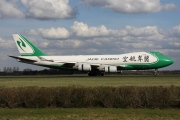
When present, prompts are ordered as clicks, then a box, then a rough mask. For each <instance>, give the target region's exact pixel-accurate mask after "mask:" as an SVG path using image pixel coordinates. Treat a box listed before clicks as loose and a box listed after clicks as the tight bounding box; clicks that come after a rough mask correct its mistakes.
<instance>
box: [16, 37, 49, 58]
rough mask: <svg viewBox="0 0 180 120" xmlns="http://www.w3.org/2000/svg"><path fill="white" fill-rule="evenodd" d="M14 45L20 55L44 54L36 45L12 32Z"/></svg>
mask: <svg viewBox="0 0 180 120" xmlns="http://www.w3.org/2000/svg"><path fill="white" fill-rule="evenodd" d="M13 38H14V40H15V43H16V46H17V48H18V50H19V53H20V54H21V56H46V54H45V53H44V52H42V51H41V50H40V49H39V48H38V47H36V46H35V45H34V44H32V43H31V42H30V41H29V40H28V39H26V38H25V37H24V36H22V35H20V34H13Z"/></svg>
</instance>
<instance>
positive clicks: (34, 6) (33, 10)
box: [0, 0, 78, 20]
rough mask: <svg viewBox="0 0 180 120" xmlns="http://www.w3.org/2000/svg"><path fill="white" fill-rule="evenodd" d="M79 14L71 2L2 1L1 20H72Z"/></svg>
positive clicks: (66, 0)
mask: <svg viewBox="0 0 180 120" xmlns="http://www.w3.org/2000/svg"><path fill="white" fill-rule="evenodd" d="M77 13H78V11H77V9H76V8H74V7H72V6H70V5H69V0H13V1H10V0H1V1H0V18H32V19H39V20H56V19H72V18H75V17H76V15H77Z"/></svg>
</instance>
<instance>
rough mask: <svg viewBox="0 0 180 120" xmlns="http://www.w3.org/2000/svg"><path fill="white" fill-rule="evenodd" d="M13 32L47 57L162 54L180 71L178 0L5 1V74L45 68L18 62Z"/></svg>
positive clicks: (0, 26) (1, 47)
mask: <svg viewBox="0 0 180 120" xmlns="http://www.w3.org/2000/svg"><path fill="white" fill-rule="evenodd" d="M12 34H22V35H24V36H25V37H26V38H28V39H29V40H30V41H31V42H33V43H34V44H35V45H36V46H38V47H39V48H40V49H41V50H42V51H43V52H45V53H47V54H48V55H95V54H99V55H105V54H123V53H129V52H140V51H158V52H161V53H163V54H164V55H166V56H169V57H171V58H172V59H173V60H174V61H175V63H174V64H173V65H171V66H168V67H165V68H163V69H161V70H180V1H179V0H0V70H1V71H3V69H4V67H19V68H20V70H23V69H27V68H28V69H33V70H36V69H37V70H40V69H45V68H43V67H39V66H34V65H28V64H24V63H19V62H17V61H16V60H15V59H12V58H9V57H8V55H16V56H18V55H19V52H18V49H17V47H16V45H15V42H14V40H13V38H12Z"/></svg>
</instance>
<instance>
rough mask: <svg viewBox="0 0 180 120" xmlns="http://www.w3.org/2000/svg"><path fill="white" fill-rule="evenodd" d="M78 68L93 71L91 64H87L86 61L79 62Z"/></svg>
mask: <svg viewBox="0 0 180 120" xmlns="http://www.w3.org/2000/svg"><path fill="white" fill-rule="evenodd" d="M78 70H79V71H87V72H89V71H91V65H90V64H86V63H82V64H78Z"/></svg>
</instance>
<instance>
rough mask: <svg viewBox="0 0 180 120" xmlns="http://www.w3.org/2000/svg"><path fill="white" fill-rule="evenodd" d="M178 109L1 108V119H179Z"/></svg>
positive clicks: (179, 111)
mask: <svg viewBox="0 0 180 120" xmlns="http://www.w3.org/2000/svg"><path fill="white" fill-rule="evenodd" d="M179 113H180V110H178V109H176V110H174V109H168V110H167V109H165V110H159V109H104V108H103V109H100V108H96V109H93V108H81V109H80V108H73V109H72V108H67V109H59V108H46V109H0V119H1V120H119V119H122V120H178V119H179V118H180V114H179Z"/></svg>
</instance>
